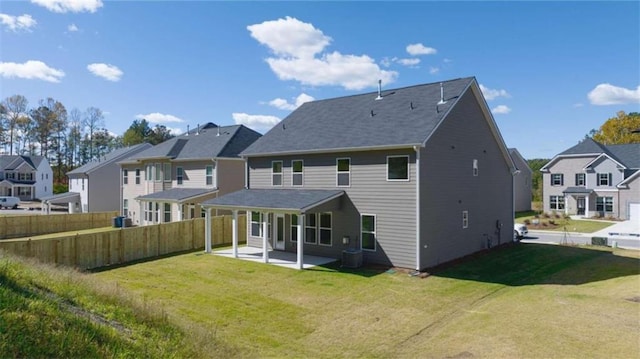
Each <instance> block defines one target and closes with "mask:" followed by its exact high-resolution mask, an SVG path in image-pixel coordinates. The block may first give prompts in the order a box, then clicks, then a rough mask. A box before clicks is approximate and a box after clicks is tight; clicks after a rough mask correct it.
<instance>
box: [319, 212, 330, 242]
mask: <svg viewBox="0 0 640 359" xmlns="http://www.w3.org/2000/svg"><path fill="white" fill-rule="evenodd" d="M319 216H320V244H322V245H325V246H330V245H331V212H327V213H320V214H319Z"/></svg>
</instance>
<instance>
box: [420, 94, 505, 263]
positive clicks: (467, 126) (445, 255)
mask: <svg viewBox="0 0 640 359" xmlns="http://www.w3.org/2000/svg"><path fill="white" fill-rule="evenodd" d="M474 159H477V160H478V176H474V175H473V160H474ZM420 162H421V172H420V204H421V208H420V218H421V221H420V233H421V240H420V245H421V246H420V252H421V257H420V258H421V263H420V266H421V268H426V267H432V266H435V265H438V264H441V263H444V262H447V261H450V260H452V259H455V258H458V257H462V256H465V255H468V254H471V253H474V252H477V251H479V250H482V249H484V248H487V241H488V240H489V239H490V240H491V242H492V245H497V244H502V243H506V242H509V241H511V240H512V239H513V182H512V176H511V172H510V167H509V165H508V163H507V162H506V161H505V158H504V157H503V155H502V153H501V151H500V146H499V145H498V143H497V142H496V141H495V139H494V138H493V137H492V134H491V130H490V128H489V126H488V124H487V122H486V121H485V119H484V117H483V115H482V111H481V109H480V107H479V105H478V102H477V101H476V100H475V99H474V97H473V94H472V93H471V92H470V91H468V92H466V93H465V95H463V98H462V99H461V100H460V102H459V103H458V105H457V106H456V107H455V108H454V109H453V111H452V112H451V113H450V114H449V116H447V118H446V119H445V120H444V122H443V123H442V124H441V125H440V127H439V128H438V129H437V130H436V132H435V133H434V134H433V135H432V138H431V139H430V140H429V141H428V142H427V144H426V147H425V148H424V149H423V150H422V151H421V159H420ZM463 211H468V214H469V224H468V228H462V212H463ZM496 222H499V223H501V224H502V228H501V229H500V230H498V229H497V226H496Z"/></svg>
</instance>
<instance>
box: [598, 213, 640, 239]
mask: <svg viewBox="0 0 640 359" xmlns="http://www.w3.org/2000/svg"><path fill="white" fill-rule="evenodd" d="M591 236H593V237H610V238H611V239H615V238H621V237H624V238H628V237H631V238H638V239H640V218H633V219H631V220H628V221H622V222H619V223H616V224H614V225H613V226H609V227H607V228H605V229H602V230H599V231H597V232H594V233H592V234H591Z"/></svg>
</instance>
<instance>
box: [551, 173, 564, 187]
mask: <svg viewBox="0 0 640 359" xmlns="http://www.w3.org/2000/svg"><path fill="white" fill-rule="evenodd" d="M551 185H552V186H562V185H564V176H563V175H562V173H552V174H551Z"/></svg>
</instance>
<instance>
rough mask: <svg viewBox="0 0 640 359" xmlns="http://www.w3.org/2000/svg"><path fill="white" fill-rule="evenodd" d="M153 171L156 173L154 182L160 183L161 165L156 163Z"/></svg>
mask: <svg viewBox="0 0 640 359" xmlns="http://www.w3.org/2000/svg"><path fill="white" fill-rule="evenodd" d="M155 171H156V176H155V177H154V180H155V181H156V182H160V180H162V163H156V165H155Z"/></svg>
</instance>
